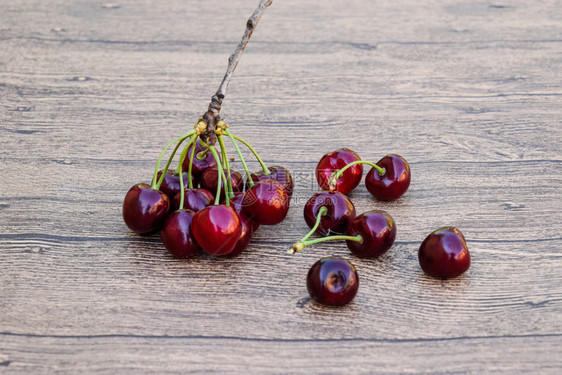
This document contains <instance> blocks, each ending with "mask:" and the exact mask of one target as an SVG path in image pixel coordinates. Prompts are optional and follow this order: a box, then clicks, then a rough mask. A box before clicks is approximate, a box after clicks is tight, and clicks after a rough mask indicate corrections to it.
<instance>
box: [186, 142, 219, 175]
mask: <svg viewBox="0 0 562 375" xmlns="http://www.w3.org/2000/svg"><path fill="white" fill-rule="evenodd" d="M192 147H193V145H191V146H189V149H188V150H187V156H186V158H185V160H184V161H183V164H182V169H183V171H184V172H187V171H189V160H190V158H191V151H192ZM206 150H207V147H203V146H202V145H201V143H200V142H199V140H198V141H197V144H196V145H195V155H194V157H193V165H192V167H191V172H192V174H193V175H194V176H197V177H199V176H201V175H202V174H203V172H205V171H206V170H207V169H208V168H211V167H216V166H217V163H216V161H215V158H214V157H213V154H212V152H211V151H207V152H206V153H204V155H202V154H203V152H204V151H206ZM217 152H218V151H217ZM200 156H202V157H200ZM219 156H220V153H219Z"/></svg>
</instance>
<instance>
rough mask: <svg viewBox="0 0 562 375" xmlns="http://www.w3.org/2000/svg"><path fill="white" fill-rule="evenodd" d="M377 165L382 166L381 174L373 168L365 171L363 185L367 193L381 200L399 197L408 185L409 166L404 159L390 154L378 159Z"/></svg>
mask: <svg viewBox="0 0 562 375" xmlns="http://www.w3.org/2000/svg"><path fill="white" fill-rule="evenodd" d="M377 165H378V166H379V167H382V168H384V169H385V173H384V175H382V176H381V175H380V174H379V172H378V171H377V170H376V169H375V168H372V169H371V170H370V171H369V173H367V177H365V185H366V186H367V190H369V193H371V194H372V195H373V196H374V197H375V198H377V199H379V200H381V201H390V200H393V199H398V198H400V197H401V196H402V194H404V193H405V192H406V190H408V187H409V186H410V166H409V165H408V162H407V161H406V159H404V158H403V157H402V156H400V155H396V154H390V155H386V156H385V157H383V158H382V159H381V160H379V161H378V162H377ZM344 173H345V172H344Z"/></svg>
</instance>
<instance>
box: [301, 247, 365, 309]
mask: <svg viewBox="0 0 562 375" xmlns="http://www.w3.org/2000/svg"><path fill="white" fill-rule="evenodd" d="M306 286H307V289H308V293H309V294H310V297H312V299H313V300H314V301H316V302H319V303H321V304H324V305H332V306H343V305H346V304H348V303H349V302H351V300H353V298H354V297H355V295H356V294H357V290H358V289H359V277H358V276H357V271H356V270H355V267H354V266H353V264H351V263H349V262H348V261H347V260H345V259H342V258H338V257H326V258H322V259H320V260H319V261H317V262H316V263H314V265H313V266H312V267H311V268H310V270H309V271H308V275H307V277H306Z"/></svg>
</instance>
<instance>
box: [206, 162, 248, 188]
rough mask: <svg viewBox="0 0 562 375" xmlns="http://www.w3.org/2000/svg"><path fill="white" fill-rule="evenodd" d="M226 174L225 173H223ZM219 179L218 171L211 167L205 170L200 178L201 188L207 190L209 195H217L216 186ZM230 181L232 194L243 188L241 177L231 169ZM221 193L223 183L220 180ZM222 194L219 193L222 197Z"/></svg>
mask: <svg viewBox="0 0 562 375" xmlns="http://www.w3.org/2000/svg"><path fill="white" fill-rule="evenodd" d="M225 174H226V171H225ZM218 178H219V170H218V169H217V167H211V168H209V169H207V170H206V171H205V172H204V173H203V175H202V176H201V182H200V183H201V187H202V188H203V189H207V190H209V191H210V192H211V193H213V194H216V193H217V184H218V181H219V180H218ZM230 181H232V190H233V191H234V192H240V191H242V189H243V188H244V181H243V180H242V175H241V174H240V172H238V171H235V170H233V169H231V170H230ZM221 191H224V181H222V179H221ZM222 194H223V193H221V195H222Z"/></svg>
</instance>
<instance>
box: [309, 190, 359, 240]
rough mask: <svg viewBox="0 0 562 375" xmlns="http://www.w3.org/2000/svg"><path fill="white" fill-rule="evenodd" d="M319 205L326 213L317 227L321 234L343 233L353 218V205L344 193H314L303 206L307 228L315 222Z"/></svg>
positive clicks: (311, 226)
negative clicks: (324, 208)
mask: <svg viewBox="0 0 562 375" xmlns="http://www.w3.org/2000/svg"><path fill="white" fill-rule="evenodd" d="M321 207H326V213H325V214H324V215H323V216H322V218H321V219H320V225H319V226H318V228H317V231H318V232H319V233H320V234H322V235H329V234H330V233H345V231H346V230H347V227H348V226H349V224H350V223H351V222H352V221H353V219H355V207H354V206H353V203H351V201H350V200H349V199H348V198H347V197H346V196H345V195H343V194H342V193H340V192H337V191H336V192H328V191H323V192H320V193H316V194H314V195H313V196H312V197H311V198H310V199H309V200H308V201H307V202H306V204H305V206H304V220H305V221H306V224H307V225H308V226H309V228H313V227H314V225H315V224H316V218H317V215H318V211H319V210H320V208H321Z"/></svg>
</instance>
